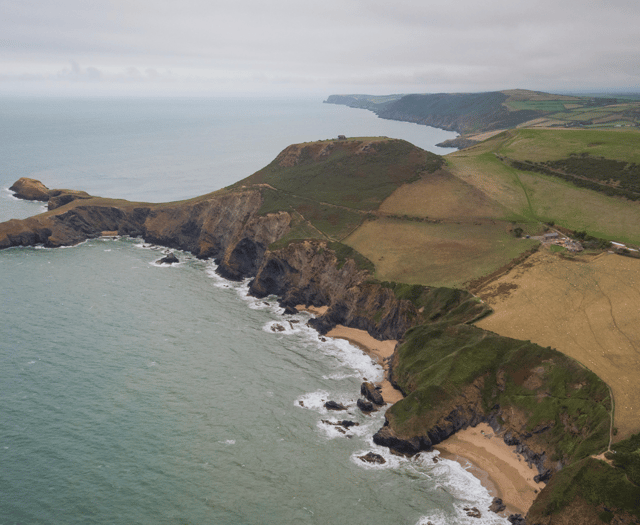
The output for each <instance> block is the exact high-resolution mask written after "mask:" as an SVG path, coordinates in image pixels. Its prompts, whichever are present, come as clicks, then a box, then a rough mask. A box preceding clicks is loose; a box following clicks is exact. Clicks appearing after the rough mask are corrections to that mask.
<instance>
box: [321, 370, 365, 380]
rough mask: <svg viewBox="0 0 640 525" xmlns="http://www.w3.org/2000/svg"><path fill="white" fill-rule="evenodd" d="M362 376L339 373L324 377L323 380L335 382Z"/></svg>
mask: <svg viewBox="0 0 640 525" xmlns="http://www.w3.org/2000/svg"><path fill="white" fill-rule="evenodd" d="M360 375H361V374H345V373H340V372H337V373H335V374H329V375H326V374H325V375H323V376H322V379H332V380H334V381H341V380H342V379H351V378H359V377H360Z"/></svg>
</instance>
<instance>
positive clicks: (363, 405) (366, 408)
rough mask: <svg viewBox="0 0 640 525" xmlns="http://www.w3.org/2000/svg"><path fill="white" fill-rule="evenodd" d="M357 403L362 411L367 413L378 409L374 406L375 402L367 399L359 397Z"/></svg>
mask: <svg viewBox="0 0 640 525" xmlns="http://www.w3.org/2000/svg"><path fill="white" fill-rule="evenodd" d="M356 405H357V407H358V408H359V409H360V410H361V411H362V412H365V413H367V414H368V413H369V412H373V411H375V410H376V409H375V408H374V406H373V403H370V402H369V401H365V400H364V399H358V401H357V402H356Z"/></svg>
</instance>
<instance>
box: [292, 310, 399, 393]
mask: <svg viewBox="0 0 640 525" xmlns="http://www.w3.org/2000/svg"><path fill="white" fill-rule="evenodd" d="M296 309H297V310H305V311H307V312H309V313H312V314H314V315H323V314H324V313H325V312H326V311H327V307H326V306H322V307H315V306H309V307H306V306H304V305H301V304H300V305H297V306H296ZM327 337H336V338H338V339H346V340H347V341H349V342H350V343H352V344H354V345H355V346H357V347H358V348H360V349H361V350H362V351H363V352H364V353H366V354H368V355H370V356H371V357H372V358H373V359H375V360H376V362H377V363H378V364H379V365H380V366H382V368H384V379H383V380H382V381H381V382H380V383H378V384H379V385H380V386H381V387H382V392H381V393H382V398H383V399H384V400H385V401H386V402H387V403H389V404H391V405H393V404H394V403H395V402H396V401H400V400H401V399H402V393H401V392H400V391H399V390H396V389H395V388H393V386H392V385H391V383H390V382H389V365H388V364H387V361H386V359H387V358H388V357H391V356H392V355H393V350H394V349H395V347H396V344H398V341H396V340H395V339H387V340H385V341H378V340H377V339H376V338H375V337H372V336H370V335H369V333H368V332H366V331H365V330H358V329H357V328H348V327H346V326H343V325H338V326H336V327H335V328H334V329H333V330H331V331H330V332H329V333H327Z"/></svg>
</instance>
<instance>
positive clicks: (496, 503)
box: [489, 498, 507, 514]
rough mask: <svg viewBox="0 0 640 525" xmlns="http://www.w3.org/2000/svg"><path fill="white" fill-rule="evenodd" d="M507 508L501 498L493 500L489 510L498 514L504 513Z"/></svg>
mask: <svg viewBox="0 0 640 525" xmlns="http://www.w3.org/2000/svg"><path fill="white" fill-rule="evenodd" d="M506 508H507V506H506V505H505V504H504V503H503V502H502V500H501V499H500V498H493V501H492V502H491V506H490V507H489V510H490V511H491V512H495V513H496V514H497V513H498V512H502V511H503V510H504V509H506Z"/></svg>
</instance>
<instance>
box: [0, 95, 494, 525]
mask: <svg viewBox="0 0 640 525" xmlns="http://www.w3.org/2000/svg"><path fill="white" fill-rule="evenodd" d="M103 102H104V101H103ZM125 102H126V103H124V104H122V105H118V104H116V105H115V106H112V107H111V109H110V110H109V111H107V105H100V104H99V105H98V109H96V110H95V112H92V111H93V110H92V109H91V108H92V105H91V104H90V101H79V102H77V104H78V106H75V110H70V109H69V107H74V103H73V101H67V102H66V104H67V109H66V111H65V112H63V113H66V114H69V113H70V115H69V116H68V121H65V120H64V119H62V120H61V121H56V117H55V115H59V113H60V111H59V108H58V109H56V108H55V107H53V108H52V107H49V106H48V104H47V103H45V102H44V101H39V102H38V104H39V106H36V107H39V108H40V109H39V110H38V111H35V110H33V111H32V112H31V113H30V112H29V111H26V110H25V114H24V115H23V116H24V119H25V122H27V124H26V127H27V129H25V130H22V131H19V130H18V132H16V133H15V137H14V139H13V140H15V142H16V143H17V142H19V141H20V140H23V141H25V142H28V143H30V144H31V146H30V147H27V146H24V147H23V148H22V149H21V151H22V154H23V155H24V159H23V160H22V162H21V161H20V158H19V154H18V153H17V152H16V151H15V150H12V151H11V152H7V151H5V152H3V153H4V154H5V155H4V158H3V159H1V160H0V172H1V173H2V177H3V179H2V184H3V186H2V187H4V188H6V187H7V186H8V185H9V184H10V183H11V182H13V180H15V179H16V178H17V177H16V174H17V171H20V170H21V171H22V173H21V175H25V176H33V177H35V178H41V179H42V180H43V182H45V184H47V185H48V186H50V187H53V186H67V187H74V188H79V189H87V191H90V192H91V193H101V194H103V195H106V194H107V193H108V192H110V191H113V196H122V195H123V194H127V196H128V197H129V198H141V199H142V198H144V195H146V194H149V195H151V196H153V198H151V197H149V198H146V199H145V200H155V199H158V200H164V199H167V195H180V198H182V197H186V196H188V195H187V193H188V191H191V190H189V188H190V185H191V184H193V185H194V189H193V191H196V190H195V186H197V184H204V183H205V182H207V181H209V182H210V184H211V189H216V188H215V186H216V185H220V186H221V185H226V184H228V183H229V182H232V181H229V180H224V182H221V181H220V179H219V178H216V176H214V175H212V174H211V173H212V172H214V171H215V170H214V169H212V168H211V166H210V163H211V162H213V157H211V155H214V154H212V153H210V152H205V153H203V157H204V158H202V157H197V156H195V155H196V151H194V150H191V149H190V148H191V147H192V144H191V143H192V142H193V141H195V140H196V139H195V138H193V137H192V139H193V140H187V139H184V138H180V137H176V135H179V134H180V133H182V132H184V133H187V134H188V133H195V134H197V132H196V130H197V129H202V127H207V126H209V125H210V123H209V122H207V120H206V119H204V118H203V119H201V120H200V121H198V119H195V120H194V122H195V123H194V124H193V125H192V126H188V125H187V124H186V123H184V122H182V123H181V124H179V123H176V120H178V121H180V120H181V119H180V118H179V117H178V116H177V113H178V110H177V109H175V108H174V110H175V111H173V110H172V112H169V115H170V118H168V121H162V125H159V124H157V123H155V121H154V120H153V119H160V120H162V118H161V116H162V114H163V112H162V111H161V108H158V107H154V106H153V105H150V106H149V111H150V112H151V115H155V117H153V118H152V117H151V116H150V117H149V118H148V120H147V121H146V122H148V123H150V124H148V125H147V126H145V125H142V124H138V125H139V127H136V125H134V126H133V128H130V126H129V124H130V121H129V120H128V119H129V118H130V116H131V113H132V109H131V107H132V106H131V105H130V104H131V101H128V102H127V101H125ZM214 102H215V101H213V102H211V104H212V105H214ZM110 103H111V104H115V102H113V101H111V102H110ZM101 104H102V102H101ZM105 104H106V103H105ZM283 104H285V102H283ZM247 105H249V106H251V104H249V103H248V102H246V101H245V104H244V109H245V112H244V113H242V114H241V115H239V116H238V117H237V120H238V121H239V122H241V121H243V119H246V122H253V120H252V119H251V118H249V116H250V115H252V114H256V113H259V108H260V107H262V102H261V101H254V102H253V106H251V107H250V108H248V109H247ZM317 105H318V107H316V105H314V104H311V103H310V102H309V101H297V102H296V103H293V102H292V103H291V107H292V108H293V109H292V113H295V114H296V116H295V118H294V117H293V115H289V117H291V118H290V119H289V120H292V121H295V120H296V119H297V120H299V121H304V122H305V126H308V127H312V121H313V118H315V117H314V116H313V115H318V114H319V115H321V116H322V117H321V118H320V119H319V120H320V121H321V122H318V126H319V127H320V126H326V127H327V128H328V127H330V126H331V122H330V121H331V118H332V117H330V116H326V114H323V113H322V111H324V110H325V109H327V110H328V111H329V112H330V113H329V114H334V113H336V111H337V110H338V111H337V113H340V111H342V112H343V113H344V114H345V115H348V118H347V117H341V118H347V120H349V119H356V120H357V119H358V118H359V117H357V115H365V116H366V115H368V114H367V113H366V112H363V111H361V112H357V111H356V110H350V109H348V108H341V107H338V106H328V105H322V104H317ZM165 106H166V104H165ZM136 107H138V106H136ZM47 108H48V109H47ZM305 108H306V109H305ZM5 109H6V108H5ZM165 109H166V108H165ZM74 111H76V113H75V114H74ZM140 111H141V110H140ZM305 111H306V112H305ZM13 112H14V113H13V117H12V118H13V119H14V121H13V122H14V125H17V126H18V127H19V122H20V121H21V119H20V118H19V112H18V110H17V109H15V108H14V110H13ZM36 113H37V114H44V115H45V116H44V120H45V121H49V122H50V127H47V126H45V125H42V126H40V128H41V129H40V131H39V132H37V133H36V132H33V133H34V134H32V133H31V132H29V130H32V131H33V130H35V129H36V128H38V126H36V125H35V123H34V122H31V121H30V120H29V119H33V121H37V120H38V118H39V117H38V116H37V115H36ZM84 113H88V115H89V116H91V117H92V118H88V117H87V121H91V122H92V125H91V128H92V129H94V130H100V129H102V130H105V131H104V134H103V136H102V138H100V133H99V132H98V131H95V136H92V135H91V134H90V133H89V132H87V133H88V135H89V137H85V138H83V136H84V134H83V133H80V132H79V131H78V129H79V128H78V127H77V123H78V119H79V117H78V114H84ZM143 113H144V112H143ZM192 113H197V112H196V111H195V109H193V112H192ZM203 113H204V111H203ZM4 114H6V112H5V113H4ZM190 114H191V113H190ZM74 115H75V116H74ZM118 115H120V116H121V120H119V119H118V117H117V116H118ZM158 115H160V116H158ZM171 115H173V116H171ZM243 115H244V116H243ZM247 115H249V116H247ZM278 115H280V113H278V112H275V114H273V115H271V116H270V117H269V118H267V117H266V116H265V117H264V119H263V121H262V124H256V125H255V128H258V127H260V126H262V132H263V133H264V134H267V129H282V128H286V127H287V122H288V121H287V114H286V111H283V112H282V115H280V116H278ZM189 118H190V117H189ZM185 119H187V118H186V116H185ZM105 120H106V121H107V122H106V123H105V122H104V121H105ZM187 120H188V119H187ZM231 120H233V119H231ZM258 120H259V119H258ZM364 121H365V122H364V123H361V124H360V125H362V126H365V127H366V118H364ZM375 121H376V123H377V122H383V123H384V122H388V121H380V120H379V119H375ZM197 122H200V124H197ZM394 124H401V125H402V124H403V123H394ZM3 126H5V127H4V128H3V133H5V135H4V137H5V138H7V136H8V132H7V129H6V122H5V121H3ZM199 126H200V128H199ZM334 126H335V127H340V126H342V128H344V127H345V125H344V122H342V121H339V122H338V123H334ZM249 127H250V126H249ZM68 128H70V129H69V130H68V131H69V133H68V135H67V142H69V143H70V144H75V146H73V147H71V146H70V149H69V150H68V151H67V152H66V153H65V154H61V153H59V152H57V151H56V150H57V149H59V148H60V147H61V144H63V143H64V142H65V140H64V133H63V130H65V129H68ZM240 128H241V126H240V125H239V124H238V130H240ZM46 129H49V131H48V132H45V131H43V130H46ZM117 129H120V130H121V131H122V134H123V137H122V140H121V142H120V145H121V147H118V141H117V137H116V135H117V133H116V130H117ZM161 130H164V131H162V132H161ZM189 130H190V131H189ZM156 132H158V133H160V135H161V136H163V137H164V140H165V141H166V143H170V144H172V145H173V146H172V147H171V148H169V147H165V148H164V149H166V150H171V152H170V153H167V157H166V161H167V163H168V165H169V166H168V167H166V169H165V166H164V165H163V163H162V161H154V162H152V160H151V158H150V157H149V151H150V150H153V149H154V148H155V146H154V145H153V139H152V137H153V136H155V137H156V139H158V136H157V135H154V133H156ZM340 132H342V129H341V130H340ZM238 133H240V131H238ZM246 133H247V134H249V133H255V134H257V135H259V133H258V130H257V129H253V130H252V131H251V132H249V131H247V132H246ZM347 133H348V132H347ZM336 134H337V133H336ZM361 134H374V133H361ZM375 134H379V133H375ZM240 135H243V133H240ZM274 135H277V134H276V133H273V134H271V135H270V136H269V139H268V140H266V142H267V143H270V145H269V146H266V145H264V144H263V146H257V147H256V151H257V150H260V148H262V150H261V151H266V150H269V148H274V149H276V150H277V151H275V153H274V154H271V153H268V154H269V155H271V156H272V157H273V156H275V154H277V152H278V151H279V150H280V149H282V148H281V147H280V146H279V145H277V146H276V145H275V143H276V142H278V141H280V140H284V139H282V137H280V138H276V137H274ZM19 137H22V138H21V139H20V140H19V139H18V138H19ZM136 137H137V138H136ZM172 137H173V138H172ZM85 139H86V140H87V141H88V144H87V146H86V149H84V150H82V148H79V147H78V144H79V143H80V142H82V141H83V140H85ZM438 140H442V139H438ZM136 141H137V142H136ZM289 142H293V140H291V141H289ZM36 144H39V145H40V146H41V147H40V148H35V147H34V145H36ZM45 144H49V146H47V147H45V146H44V145H45ZM106 144H111V145H110V146H106ZM136 144H137V146H136ZM185 144H188V145H185ZM97 145H105V146H104V148H105V149H104V150H101V149H100V147H98V146H97ZM145 145H146V146H145ZM179 145H182V146H184V149H181V148H182V146H179ZM284 146H286V144H284ZM284 146H283V147H284ZM47 148H50V149H47ZM76 148H77V149H76ZM146 148H148V149H146ZM160 149H162V148H160ZM196 149H197V148H196ZM231 149H232V148H231ZM106 150H109V151H111V152H112V153H111V154H109V155H105V154H104V151H106ZM121 150H124V151H121ZM185 150H186V151H185ZM29 151H30V152H31V154H30V155H29ZM232 151H233V149H232ZM241 151H244V148H243V149H241ZM73 152H75V153H73ZM92 152H93V153H92ZM7 153H8V154H7ZM94 154H95V157H94ZM74 155H77V157H78V161H77V163H76V162H75V161H74ZM192 155H194V157H193V158H192ZM218 155H220V156H222V153H218ZM230 155H231V154H230ZM265 155H266V153H265ZM136 156H137V157H138V162H139V164H137V165H136V164H134V165H133V166H132V167H131V168H129V167H127V168H126V169H127V170H129V171H127V173H128V174H127V175H126V176H123V175H122V176H121V175H118V176H116V175H113V173H112V171H111V170H112V169H116V168H117V166H127V164H126V162H127V159H133V158H134V157H136ZM145 156H147V157H146V158H147V161H148V162H147V166H146V167H145V166H144V164H145V163H144V159H145ZM214 156H215V155H214ZM0 157H3V155H0ZM48 159H49V160H48ZM180 159H183V161H184V162H182V161H181V160H180ZM269 160H271V159H266V160H264V159H260V160H256V162H260V165H264V164H266V163H267V162H269ZM234 162H235V163H237V164H239V165H240V164H241V165H243V166H244V165H247V166H248V165H249V164H250V163H251V162H254V159H252V158H248V159H247V158H244V157H243V158H240V159H236V160H235V161H234V159H232V158H229V159H226V160H224V159H223V160H221V163H222V164H224V165H227V166H231V165H233V164H234ZM172 163H173V164H172ZM172 165H173V166H174V167H173V168H172V167H171V166H172ZM20 166H22V168H20ZM99 166H102V167H104V171H101V170H99V169H98V167H99ZM136 166H138V167H136ZM151 167H154V170H156V171H157V172H160V171H163V170H164V172H167V173H168V172H172V173H173V174H172V175H171V176H166V177H155V178H154V176H153V173H154V172H156V171H154V170H152V169H151ZM160 167H161V168H162V169H160ZM258 167H260V166H258ZM191 168H192V169H193V170H194V172H195V175H193V181H192V182H189V176H185V178H182V177H181V176H180V175H179V173H182V170H184V172H185V173H190V172H189V169H191ZM122 169H124V168H122ZM256 169H257V168H256ZM37 173H44V174H50V175H51V176H52V177H53V178H54V180H55V182H51V181H50V180H48V179H46V177H45V176H42V175H36V174H37ZM216 173H217V172H216ZM234 176H235V177H237V178H240V176H239V175H234ZM129 177H130V178H131V180H130V179H129ZM11 179H13V180H11ZM185 180H187V183H185ZM236 180H237V179H236ZM129 183H130V184H129ZM119 185H120V187H118V186H119ZM118 190H121V191H118ZM203 191H209V189H201V191H199V192H196V194H197V193H202V192H203ZM176 198H178V197H176ZM39 209H40V205H39V204H35V203H23V202H20V201H17V200H15V199H13V198H12V197H11V195H10V193H9V192H7V191H4V193H3V194H2V195H1V198H0V215H1V216H2V217H3V219H4V218H7V215H9V216H10V215H12V214H13V215H16V216H19V215H21V214H22V216H27V215H29V214H32V213H35V212H37V211H38V210H39ZM161 256H162V249H161V248H159V247H150V246H148V245H144V244H142V242H141V241H140V240H138V239H128V238H121V239H117V240H93V241H89V242H86V243H83V244H81V245H79V246H76V247H73V248H64V249H57V250H48V249H42V248H17V249H9V250H4V251H1V252H0V279H1V281H0V284H1V285H0V304H2V308H1V310H0V524H13V523H20V524H31V523H33V524H39V523H43V524H44V523H70V524H71V523H100V524H102V523H104V524H107V523H118V524H119V523H123V524H125V523H127V524H129V523H141V524H147V523H148V524H152V523H215V524H217V523H220V524H294V523H295V524H301V523H312V524H334V523H335V524H338V523H351V524H364V523H372V522H376V523H399V524H403V523H406V524H412V525H413V524H416V523H426V522H427V521H431V522H432V523H434V524H435V525H442V524H445V523H461V524H464V523H474V524H478V523H506V521H505V520H503V519H500V518H497V517H493V516H489V515H488V514H487V513H483V519H482V520H477V519H475V518H468V517H466V515H465V513H464V512H463V510H462V508H463V507H464V506H466V505H469V504H471V505H477V506H479V507H480V508H482V507H484V508H487V506H488V504H489V503H490V499H491V498H490V497H489V495H488V494H487V492H486V491H485V490H484V489H483V488H482V487H481V485H480V483H479V482H478V481H477V480H476V479H475V478H473V477H472V476H470V475H469V474H468V473H467V472H466V471H465V470H464V469H463V468H461V467H460V466H459V465H458V464H456V463H452V462H449V461H440V462H438V463H434V461H433V457H434V456H435V455H436V453H431V454H423V455H421V457H420V458H418V459H413V460H407V459H404V458H398V457H396V456H393V455H391V454H389V453H388V452H387V451H386V449H382V448H380V447H377V446H376V445H374V444H373V442H372V439H371V438H372V435H373V433H374V432H375V431H376V430H377V429H378V428H380V426H381V425H382V423H383V420H384V418H383V414H382V413H381V412H380V413H377V414H375V415H373V416H365V415H363V414H361V413H360V412H359V411H358V410H356V409H355V408H354V407H353V405H354V404H355V401H356V399H357V397H358V391H359V385H360V382H361V381H362V380H363V379H364V378H367V379H372V380H375V379H377V378H379V377H380V375H381V373H382V372H381V369H380V368H379V367H378V366H377V365H374V364H373V363H372V362H371V360H370V359H369V358H368V357H367V356H366V355H364V354H363V353H362V352H361V351H360V350H358V349H357V348H355V347H353V346H351V345H350V344H348V343H347V342H345V341H339V340H327V341H322V340H321V339H320V338H319V337H318V335H317V333H316V332H314V331H313V330H311V329H309V328H308V327H306V325H305V323H306V321H307V320H308V319H309V316H308V314H304V313H301V314H298V315H296V316H293V317H286V318H285V317H283V316H282V310H281V309H280V308H279V307H278V306H277V303H276V301H275V300H274V298H268V299H267V300H257V299H255V298H251V297H248V296H247V288H248V284H247V283H230V282H227V281H224V280H223V279H221V278H220V277H218V276H217V275H216V274H215V271H214V270H215V268H214V266H213V263H211V262H210V261H199V260H196V259H195V258H192V257H190V256H189V254H184V253H178V256H179V258H180V260H181V262H180V263H179V264H177V265H173V266H172V267H161V266H158V265H157V264H155V261H156V260H158V259H159V258H160V257H161ZM289 321H291V322H289ZM296 321H297V322H296ZM276 324H280V325H281V326H282V327H283V328H284V331H281V332H274V331H273V330H272V327H273V326H274V325H276ZM328 399H333V400H336V401H340V402H343V403H345V404H348V405H351V408H350V409H349V411H348V412H347V413H340V414H335V413H330V412H327V411H326V410H325V409H324V407H323V403H324V401H325V400H328ZM341 419H350V420H353V421H355V422H357V423H359V425H358V426H355V427H351V429H349V430H348V431H347V433H346V434H342V433H340V432H339V431H337V429H336V427H334V426H332V425H328V424H326V423H324V422H323V420H329V421H334V422H335V421H338V420H341ZM368 451H375V452H377V453H379V454H382V455H383V456H384V457H385V458H386V459H387V463H386V464H385V465H381V466H370V465H368V464H365V463H363V462H362V461H360V460H359V459H357V457H358V456H359V455H362V454H365V453H366V452H368Z"/></svg>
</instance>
